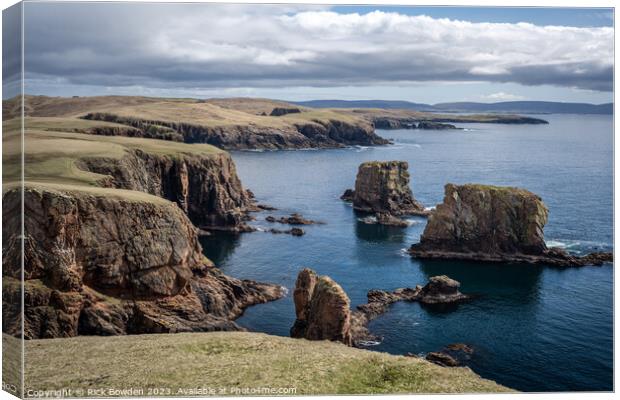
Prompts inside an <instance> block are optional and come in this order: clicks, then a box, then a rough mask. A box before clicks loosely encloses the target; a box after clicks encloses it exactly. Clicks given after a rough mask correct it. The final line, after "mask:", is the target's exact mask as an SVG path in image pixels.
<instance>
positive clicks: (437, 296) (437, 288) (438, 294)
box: [416, 275, 470, 304]
mask: <svg viewBox="0 0 620 400" xmlns="http://www.w3.org/2000/svg"><path fill="white" fill-rule="evenodd" d="M460 287H461V284H460V283H459V282H457V281H455V280H454V279H450V278H449V277H447V276H446V275H440V276H433V277H431V278H430V279H429V280H428V283H427V284H426V285H425V286H424V287H423V288H422V289H421V290H420V292H419V294H418V296H417V298H416V300H417V301H419V302H420V303H426V304H446V303H455V302H460V301H464V300H468V299H469V298H470V296H468V295H465V294H463V293H461V292H459V288H460Z"/></svg>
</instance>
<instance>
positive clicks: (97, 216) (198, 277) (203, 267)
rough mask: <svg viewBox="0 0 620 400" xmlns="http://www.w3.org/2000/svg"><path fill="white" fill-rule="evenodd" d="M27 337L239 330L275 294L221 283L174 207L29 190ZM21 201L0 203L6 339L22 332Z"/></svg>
mask: <svg viewBox="0 0 620 400" xmlns="http://www.w3.org/2000/svg"><path fill="white" fill-rule="evenodd" d="M23 195H24V209H25V214H24V215H25V219H24V231H25V240H24V265H25V267H24V268H25V269H24V279H25V281H24V291H25V295H24V302H25V303H24V307H25V319H24V326H25V337H26V338H29V339H34V338H48V337H68V336H76V335H83V334H87V335H93V334H94V335H122V334H128V333H155V332H157V333H162V332H184V331H208V330H239V329H240V328H239V327H238V326H237V325H236V324H234V323H233V322H231V320H232V319H234V318H236V317H237V316H239V315H240V314H241V313H242V310H243V309H244V308H245V307H247V306H249V305H252V304H256V303H262V302H266V301H269V300H274V299H276V298H279V297H280V296H282V295H283V292H282V290H281V288H280V287H278V286H275V285H268V284H261V283H257V282H254V281H242V280H238V279H233V278H229V277H226V276H225V275H223V274H221V273H220V272H219V271H218V270H217V269H216V268H214V267H213V265H212V264H211V263H210V261H208V260H207V259H205V258H204V256H203V255H202V251H201V247H200V244H199V242H198V239H197V234H196V228H194V226H193V225H192V223H191V222H190V221H189V219H188V218H187V217H186V215H185V214H184V213H183V211H182V210H181V209H180V208H179V207H177V206H176V205H175V204H173V203H171V202H168V201H165V200H160V199H158V198H155V197H154V198H152V199H148V201H144V200H142V199H140V200H135V199H131V198H119V197H114V196H102V195H101V194H93V193H89V192H87V191H85V192H82V191H79V190H78V191H75V190H73V191H65V190H60V189H55V188H54V189H52V188H46V187H44V186H38V187H34V186H27V187H26V190H25V191H24V193H23ZM19 207H20V192H19V191H18V190H16V189H12V190H9V191H8V192H6V193H5V195H4V197H3V213H4V215H13V216H14V217H13V218H11V219H9V220H8V221H7V223H5V224H3V249H4V251H5V257H4V259H3V275H4V288H3V289H4V293H5V298H4V301H3V311H5V312H6V314H5V318H4V319H3V321H4V326H3V330H4V332H6V333H9V334H18V333H19V328H20V327H19V318H18V317H19V310H13V309H11V304H19V303H14V302H11V301H10V300H11V299H15V298H16V297H18V296H19V295H20V285H19V284H20V282H19V279H20V272H21V271H20V268H19V265H20V264H19V262H18V260H19V256H20V249H21V248H20V246H19V239H18V237H17V236H16V235H15V234H14V232H15V229H14V228H15V225H17V224H19V213H18V212H17V211H18V209H19Z"/></svg>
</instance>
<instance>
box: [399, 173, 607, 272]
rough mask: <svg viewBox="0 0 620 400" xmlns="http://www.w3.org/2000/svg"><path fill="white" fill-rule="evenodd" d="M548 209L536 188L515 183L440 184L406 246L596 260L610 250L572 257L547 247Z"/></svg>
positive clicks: (502, 258) (469, 255) (540, 259)
mask: <svg viewBox="0 0 620 400" xmlns="http://www.w3.org/2000/svg"><path fill="white" fill-rule="evenodd" d="M547 216H548V210H547V207H546V206H545V204H544V203H543V201H542V199H541V198H540V197H539V196H537V195H536V194H534V193H532V192H529V191H527V190H525V189H521V188H516V187H501V186H490V185H478V184H467V185H454V184H447V185H446V186H445V196H444V199H443V203H441V204H439V205H438V206H437V208H436V210H435V211H434V212H433V213H432V214H431V216H430V217H429V219H428V223H427V225H426V227H425V229H424V233H423V234H422V236H421V238H420V242H419V243H417V244H414V245H413V246H411V248H410V250H409V252H410V254H411V255H412V256H414V257H418V258H443V259H466V260H478V261H491V262H525V263H535V264H536V263H541V264H549V265H553V266H581V265H590V264H594V265H600V264H602V263H603V262H607V261H611V260H612V259H613V256H612V255H611V253H593V254H591V255H587V256H585V257H576V256H572V255H570V254H568V253H567V252H566V251H564V250H562V249H559V248H553V249H548V248H547V246H546V244H545V239H544V234H543V228H544V226H545V224H546V223H547Z"/></svg>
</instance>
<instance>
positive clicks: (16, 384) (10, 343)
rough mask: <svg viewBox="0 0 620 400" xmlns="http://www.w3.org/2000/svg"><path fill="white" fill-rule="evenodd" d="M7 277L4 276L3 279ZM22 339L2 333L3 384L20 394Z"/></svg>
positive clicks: (12, 391) (6, 388) (9, 390)
mask: <svg viewBox="0 0 620 400" xmlns="http://www.w3.org/2000/svg"><path fill="white" fill-rule="evenodd" d="M4 279H6V278H4V277H3V280H4ZM21 366H22V341H21V339H18V338H15V337H13V336H9V335H6V334H2V384H3V389H4V390H6V391H8V392H9V393H12V394H14V395H18V393H19V391H21V382H22V381H21V377H22V367H21Z"/></svg>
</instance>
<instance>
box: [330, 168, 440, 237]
mask: <svg viewBox="0 0 620 400" xmlns="http://www.w3.org/2000/svg"><path fill="white" fill-rule="evenodd" d="M408 169H409V164H408V163H407V162H406V161H370V162H365V163H362V164H361V165H360V166H359V169H358V171H357V178H356V179H355V190H351V189H348V190H346V191H345V192H344V194H343V195H342V196H341V197H340V198H341V199H343V200H345V201H351V202H353V208H354V209H356V210H358V211H363V212H368V213H375V214H378V215H379V216H380V217H381V218H377V222H378V223H383V224H388V225H402V221H401V220H399V219H398V218H390V217H396V216H403V215H427V214H428V211H426V210H425V208H424V206H423V205H422V204H420V203H419V202H418V201H417V200H416V199H415V198H414V197H413V193H412V191H411V188H410V187H409V171H408Z"/></svg>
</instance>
